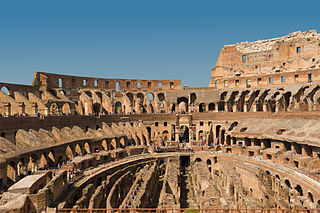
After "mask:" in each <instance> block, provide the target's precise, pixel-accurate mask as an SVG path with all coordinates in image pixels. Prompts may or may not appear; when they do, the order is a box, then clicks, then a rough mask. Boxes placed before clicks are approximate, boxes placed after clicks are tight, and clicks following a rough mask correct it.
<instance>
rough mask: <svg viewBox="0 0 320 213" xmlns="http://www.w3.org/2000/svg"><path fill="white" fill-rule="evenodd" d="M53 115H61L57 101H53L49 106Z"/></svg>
mask: <svg viewBox="0 0 320 213" xmlns="http://www.w3.org/2000/svg"><path fill="white" fill-rule="evenodd" d="M49 111H50V114H51V115H59V108H58V105H57V104H56V103H52V104H51V105H50V108H49Z"/></svg>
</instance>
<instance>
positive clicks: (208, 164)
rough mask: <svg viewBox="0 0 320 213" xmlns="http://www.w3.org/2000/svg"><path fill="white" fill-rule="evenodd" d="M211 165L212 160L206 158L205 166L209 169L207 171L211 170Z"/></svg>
mask: <svg viewBox="0 0 320 213" xmlns="http://www.w3.org/2000/svg"><path fill="white" fill-rule="evenodd" d="M211 165H212V162H211V160H210V159H207V167H208V169H209V172H211Z"/></svg>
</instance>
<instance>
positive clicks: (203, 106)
mask: <svg viewBox="0 0 320 213" xmlns="http://www.w3.org/2000/svg"><path fill="white" fill-rule="evenodd" d="M205 111H206V109H205V104H204V103H200V104H199V112H205Z"/></svg>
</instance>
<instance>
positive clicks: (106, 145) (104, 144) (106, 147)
mask: <svg viewBox="0 0 320 213" xmlns="http://www.w3.org/2000/svg"><path fill="white" fill-rule="evenodd" d="M101 145H102V148H103V149H104V150H109V148H108V143H107V141H106V140H103V141H102V142H101Z"/></svg>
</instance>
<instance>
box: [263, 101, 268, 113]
mask: <svg viewBox="0 0 320 213" xmlns="http://www.w3.org/2000/svg"><path fill="white" fill-rule="evenodd" d="M263 111H264V112H268V109H267V103H265V102H264V103H263Z"/></svg>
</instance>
